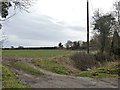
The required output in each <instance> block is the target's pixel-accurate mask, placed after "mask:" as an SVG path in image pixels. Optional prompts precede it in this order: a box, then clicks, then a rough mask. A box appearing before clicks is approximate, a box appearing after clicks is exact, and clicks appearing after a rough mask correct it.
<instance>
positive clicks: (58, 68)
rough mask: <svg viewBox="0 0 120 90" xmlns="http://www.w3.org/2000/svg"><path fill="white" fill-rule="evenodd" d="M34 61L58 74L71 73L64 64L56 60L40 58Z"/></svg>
mask: <svg viewBox="0 0 120 90" xmlns="http://www.w3.org/2000/svg"><path fill="white" fill-rule="evenodd" d="M32 63H33V64H35V65H37V66H39V67H40V68H44V69H46V70H50V71H52V72H54V73H57V74H65V75H68V74H69V72H67V70H66V69H65V68H64V67H62V65H60V64H58V63H57V62H56V61H54V60H38V61H37V60H36V61H32Z"/></svg>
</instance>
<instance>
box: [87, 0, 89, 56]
mask: <svg viewBox="0 0 120 90" xmlns="http://www.w3.org/2000/svg"><path fill="white" fill-rule="evenodd" d="M87 53H88V54H89V1H88V0H87Z"/></svg>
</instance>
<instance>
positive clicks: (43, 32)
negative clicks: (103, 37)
mask: <svg viewBox="0 0 120 90" xmlns="http://www.w3.org/2000/svg"><path fill="white" fill-rule="evenodd" d="M4 28H5V30H6V34H7V35H8V36H9V35H16V36H17V37H18V38H20V39H21V40H22V39H23V41H24V39H28V40H39V41H40V40H41V41H46V42H47V41H49V43H50V41H52V42H63V41H66V40H68V39H70V38H71V37H72V36H71V37H70V36H69V35H68V33H69V32H65V30H66V29H67V30H68V29H69V30H70V31H71V30H73V31H74V30H76V31H78V32H82V31H83V29H84V28H82V27H79V26H66V24H64V22H63V24H59V23H57V21H55V19H53V18H51V17H49V16H45V15H39V16H37V15H36V16H34V17H33V16H30V15H29V14H27V15H26V14H19V15H17V16H15V17H14V18H13V19H11V20H10V22H8V23H6V24H4ZM69 30H68V31H69ZM11 42H12V41H11ZM36 42H37V41H36ZM12 43H13V44H15V41H14V40H13V42H12ZM36 44H37V43H36Z"/></svg>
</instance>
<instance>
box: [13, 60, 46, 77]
mask: <svg viewBox="0 0 120 90" xmlns="http://www.w3.org/2000/svg"><path fill="white" fill-rule="evenodd" d="M13 67H15V68H16V69H19V70H23V71H25V72H27V73H30V74H32V75H44V74H43V73H42V72H40V71H39V70H38V69H36V68H35V67H32V66H30V65H29V64H27V63H22V62H16V63H14V64H13Z"/></svg>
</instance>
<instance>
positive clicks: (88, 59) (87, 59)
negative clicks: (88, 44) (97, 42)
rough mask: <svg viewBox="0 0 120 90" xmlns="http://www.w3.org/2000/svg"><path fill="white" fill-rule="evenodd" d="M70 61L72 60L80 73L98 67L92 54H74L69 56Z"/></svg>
mask: <svg viewBox="0 0 120 90" xmlns="http://www.w3.org/2000/svg"><path fill="white" fill-rule="evenodd" d="M71 59H72V60H73V62H74V65H75V66H76V67H77V68H78V69H80V70H82V71H86V70H88V69H91V68H93V67H96V66H98V65H99V64H98V62H97V61H96V60H95V58H94V55H93V54H86V53H76V54H74V55H72V56H71Z"/></svg>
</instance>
